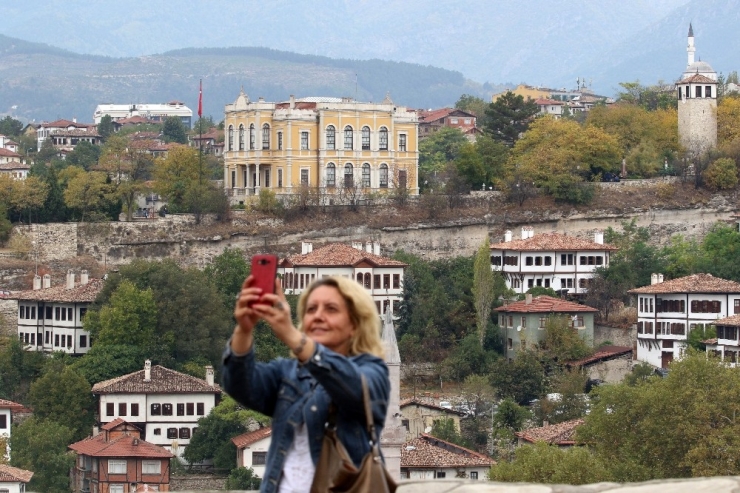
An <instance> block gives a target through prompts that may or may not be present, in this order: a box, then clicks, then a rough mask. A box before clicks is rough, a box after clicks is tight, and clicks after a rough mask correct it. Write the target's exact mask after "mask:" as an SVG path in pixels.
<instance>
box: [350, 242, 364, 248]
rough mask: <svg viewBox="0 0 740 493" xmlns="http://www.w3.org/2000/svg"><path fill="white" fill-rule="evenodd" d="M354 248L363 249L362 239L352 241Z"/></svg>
mask: <svg viewBox="0 0 740 493" xmlns="http://www.w3.org/2000/svg"><path fill="white" fill-rule="evenodd" d="M352 248H354V249H355V250H362V242H361V241H353V242H352Z"/></svg>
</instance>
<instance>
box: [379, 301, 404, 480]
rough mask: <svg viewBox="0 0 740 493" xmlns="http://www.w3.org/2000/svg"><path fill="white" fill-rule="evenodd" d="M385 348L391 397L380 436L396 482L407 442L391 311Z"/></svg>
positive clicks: (387, 316)
mask: <svg viewBox="0 0 740 493" xmlns="http://www.w3.org/2000/svg"><path fill="white" fill-rule="evenodd" d="M382 341H383V347H384V349H385V363H386V365H388V377H389V378H390V380H391V395H390V397H389V399H388V414H387V415H386V418H385V427H384V428H383V433H382V434H381V436H380V447H381V448H382V449H383V457H385V467H386V469H388V472H390V474H391V476H393V479H395V480H396V481H398V480H400V479H401V447H402V446H403V444H404V443H405V441H406V428H404V427H403V425H402V424H401V355H400V353H399V352H398V342H397V341H396V329H395V327H394V326H393V314H392V313H391V311H390V310H388V311H386V312H385V316H384V317H383V335H382Z"/></svg>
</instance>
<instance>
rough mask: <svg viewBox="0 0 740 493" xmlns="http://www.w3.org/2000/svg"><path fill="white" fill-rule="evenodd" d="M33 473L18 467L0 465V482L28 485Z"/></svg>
mask: <svg viewBox="0 0 740 493" xmlns="http://www.w3.org/2000/svg"><path fill="white" fill-rule="evenodd" d="M32 477H33V473H32V472H31V471H26V470H25V469H20V468H18V467H13V466H9V465H7V464H0V482H3V483H28V482H29V481H31V478H32Z"/></svg>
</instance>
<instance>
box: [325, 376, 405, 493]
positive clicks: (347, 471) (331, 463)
mask: <svg viewBox="0 0 740 493" xmlns="http://www.w3.org/2000/svg"><path fill="white" fill-rule="evenodd" d="M361 377H362V400H363V404H364V405H365V419H366V422H367V431H368V436H369V437H370V451H369V452H368V453H367V455H365V457H364V458H363V459H362V463H361V464H360V467H359V469H358V468H357V467H356V466H355V465H354V463H353V462H352V459H351V458H350V456H349V454H348V453H347V449H346V448H345V447H344V445H343V444H342V442H341V441H340V440H339V438H338V437H337V424H336V407H335V406H334V403H332V404H331V406H330V408H329V418H328V420H327V423H326V429H325V431H324V441H323V445H322V446H321V456H320V457H319V462H318V464H316V474H315V475H314V478H313V482H312V483H311V493H340V492H341V493H376V492H378V493H394V492H395V491H396V482H395V481H394V480H393V478H391V476H390V474H388V471H386V469H385V464H383V459H382V458H381V456H380V446H379V445H378V437H377V435H376V433H375V425H374V423H373V413H372V410H371V409H370V392H369V391H368V388H367V382H366V381H365V376H364V375H361Z"/></svg>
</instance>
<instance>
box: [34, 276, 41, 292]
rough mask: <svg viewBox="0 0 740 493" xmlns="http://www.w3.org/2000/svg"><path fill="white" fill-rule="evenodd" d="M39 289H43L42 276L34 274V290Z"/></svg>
mask: <svg viewBox="0 0 740 493" xmlns="http://www.w3.org/2000/svg"><path fill="white" fill-rule="evenodd" d="M39 289H41V276H39V275H38V274H36V275H35V276H33V290H34V291H38V290H39Z"/></svg>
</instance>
